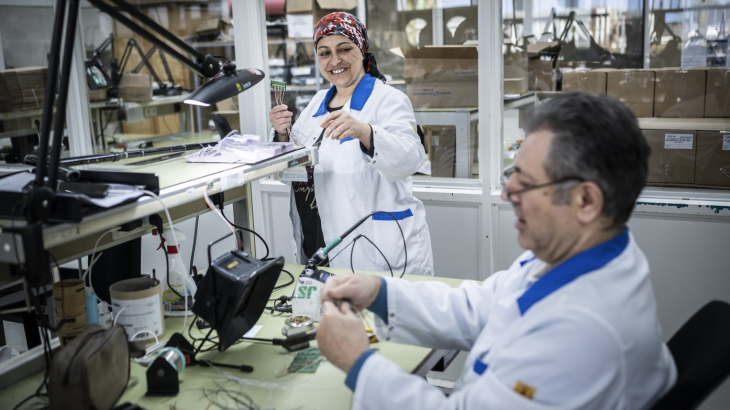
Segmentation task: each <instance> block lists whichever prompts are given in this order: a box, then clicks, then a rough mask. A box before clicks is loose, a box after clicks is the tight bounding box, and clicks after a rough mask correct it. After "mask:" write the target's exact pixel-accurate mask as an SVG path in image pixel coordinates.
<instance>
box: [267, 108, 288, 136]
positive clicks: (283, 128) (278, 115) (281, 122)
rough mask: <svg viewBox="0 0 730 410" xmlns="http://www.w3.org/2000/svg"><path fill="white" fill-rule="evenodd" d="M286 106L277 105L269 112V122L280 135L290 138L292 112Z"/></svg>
mask: <svg viewBox="0 0 730 410" xmlns="http://www.w3.org/2000/svg"><path fill="white" fill-rule="evenodd" d="M288 108H289V107H287V106H286V105H284V104H281V105H277V106H275V107H274V108H272V109H271V111H269V121H270V122H271V126H272V127H274V129H275V130H276V132H277V133H279V135H285V136H289V130H291V117H292V115H294V114H292V112H291V111H289V110H288Z"/></svg>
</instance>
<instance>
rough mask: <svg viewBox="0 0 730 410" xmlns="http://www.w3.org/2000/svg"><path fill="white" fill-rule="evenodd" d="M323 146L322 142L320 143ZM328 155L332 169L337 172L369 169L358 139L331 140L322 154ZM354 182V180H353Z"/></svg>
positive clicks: (354, 171)
mask: <svg viewBox="0 0 730 410" xmlns="http://www.w3.org/2000/svg"><path fill="white" fill-rule="evenodd" d="M322 145H323V146H324V142H323V143H322ZM325 152H326V155H327V156H329V158H328V160H330V161H332V169H333V171H334V172H335V173H338V174H364V173H366V172H368V171H369V170H370V166H369V165H368V164H367V163H366V162H365V161H364V160H363V155H362V150H361V149H360V141H359V140H357V139H354V138H353V139H351V140H347V141H345V140H340V141H331V142H330V143H329V144H327V148H326V151H324V150H323V152H322V156H324V155H325ZM353 182H354V181H353Z"/></svg>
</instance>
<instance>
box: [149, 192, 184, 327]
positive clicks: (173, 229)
mask: <svg viewBox="0 0 730 410" xmlns="http://www.w3.org/2000/svg"><path fill="white" fill-rule="evenodd" d="M142 193H144V194H145V195H148V196H151V197H152V198H154V199H156V200H157V201H158V202H159V203H160V205H162V209H164V210H165V215H166V216H167V223H168V224H169V225H170V232H171V233H172V238H173V239H174V240H175V243H176V244H178V245H179V244H180V242H179V241H178V240H177V235H176V234H175V224H174V223H173V222H172V217H171V216H170V211H169V210H168V209H167V205H165V202H164V201H163V200H162V198H160V197H159V196H157V194H155V193H154V192H151V191H148V190H146V189H143V190H142ZM164 248H165V247H164V246H163V249H164ZM165 256H167V250H166V249H165ZM165 260H166V261H167V263H168V268H167V270H168V274H167V278H168V281H169V278H170V274H169V270H170V267H169V263H170V262H169V260H168V258H167V257H166V258H165ZM168 284H169V282H168ZM182 286H183V293H188V285H187V284H186V283H185V280H182ZM170 289H172V287H170ZM175 293H177V292H175ZM178 295H179V293H178ZM183 301H184V303H185V312H187V311H188V298H183ZM187 323H188V315H187V314H186V315H183V325H182V330H181V333H185V328H186V327H187Z"/></svg>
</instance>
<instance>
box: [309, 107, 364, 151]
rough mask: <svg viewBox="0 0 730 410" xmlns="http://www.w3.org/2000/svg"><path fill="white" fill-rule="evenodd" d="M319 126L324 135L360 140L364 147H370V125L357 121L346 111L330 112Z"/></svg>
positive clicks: (339, 138)
mask: <svg viewBox="0 0 730 410" xmlns="http://www.w3.org/2000/svg"><path fill="white" fill-rule="evenodd" d="M319 126H320V127H322V128H324V129H325V130H324V136H325V137H326V138H332V139H333V140H341V139H344V138H347V137H352V138H357V139H359V140H360V142H361V143H362V145H363V146H365V149H370V143H371V142H372V139H371V138H370V125H368V123H366V122H362V121H358V120H356V119H355V118H353V117H352V116H351V115H350V113H348V112H347V111H343V110H339V111H335V112H331V113H329V114H327V115H325V117H324V118H322V121H321V122H320V123H319Z"/></svg>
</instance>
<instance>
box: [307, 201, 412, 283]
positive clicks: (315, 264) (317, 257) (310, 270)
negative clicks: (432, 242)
mask: <svg viewBox="0 0 730 410" xmlns="http://www.w3.org/2000/svg"><path fill="white" fill-rule="evenodd" d="M376 214H387V215H390V216H391V218H393V220H394V221H395V222H396V223H397V224H398V229H400V231H401V236H403V251H404V253H405V264H404V266H403V272H404V273H405V270H406V266H408V249H407V248H406V238H405V236H404V235H403V229H401V227H400V223H399V222H398V219H397V218H396V217H395V215H393V214H391V213H390V212H385V211H375V212H373V213H371V214H370V215H367V216H365V217H363V218H362V219H360V220H359V221H357V222H356V223H355V224H354V225H353V226H351V227H350V229H348V230H347V231H345V233H343V234H342V235H340V236H338V237H337V238H335V239H334V240H333V241H332V242H330V243H328V244H327V245H326V246H325V247H324V248H319V249H318V250H317V252H315V253H314V255H312V257H311V258H309V260H308V261H307V264H306V265H305V266H304V270H303V271H302V273H301V276H305V277H308V278H312V279H315V280H318V281H320V282H325V281H327V279H329V277H330V276H332V274H331V273H329V272H327V271H324V270H321V269H319V264H320V263H321V262H322V261H323V260H325V259H327V255H328V254H329V252H330V251H331V250H332V249H334V247H335V246H337V245H339V244H340V243H341V242H342V239H343V238H345V237H347V235H349V234H351V233H352V231H354V230H355V229H356V228H357V227H358V226H360V225H362V223H363V222H365V221H367V220H368V219H369V218H370V217H371V216H373V215H376ZM401 276H402V275H401Z"/></svg>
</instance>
